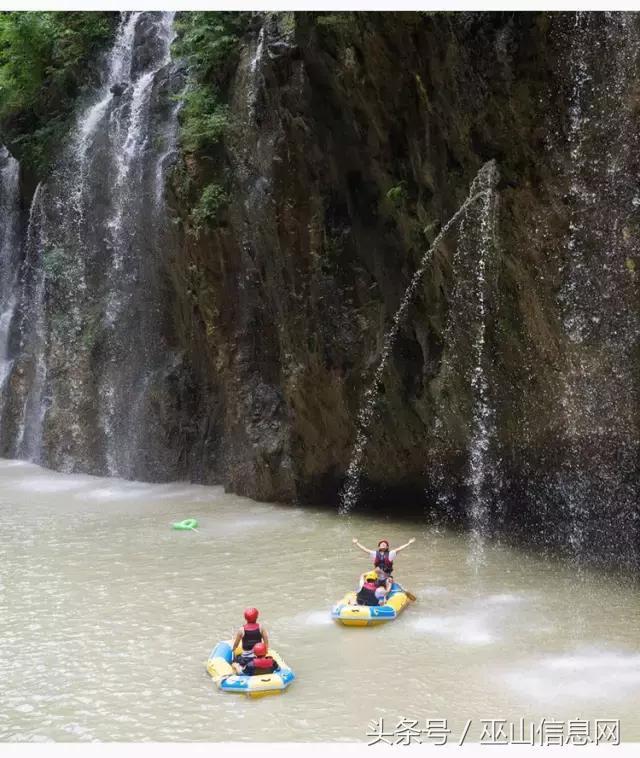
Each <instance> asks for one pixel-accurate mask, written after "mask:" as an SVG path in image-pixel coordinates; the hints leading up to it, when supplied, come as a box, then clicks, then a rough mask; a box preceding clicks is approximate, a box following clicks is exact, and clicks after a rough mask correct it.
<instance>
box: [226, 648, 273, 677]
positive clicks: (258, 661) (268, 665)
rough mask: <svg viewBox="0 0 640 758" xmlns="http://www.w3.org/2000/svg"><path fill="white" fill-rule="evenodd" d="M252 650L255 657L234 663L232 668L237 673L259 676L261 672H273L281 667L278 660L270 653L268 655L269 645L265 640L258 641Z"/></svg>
mask: <svg viewBox="0 0 640 758" xmlns="http://www.w3.org/2000/svg"><path fill="white" fill-rule="evenodd" d="M251 652H252V653H253V658H252V659H251V660H249V661H247V663H246V664H244V665H242V664H240V663H234V664H232V668H233V670H234V671H235V672H236V674H246V675H247V676H257V675H259V674H273V672H274V671H278V670H279V669H280V666H278V664H277V663H276V661H275V660H274V659H273V658H272V657H271V656H270V655H267V646H266V645H265V644H264V642H257V643H256V644H255V645H254V646H253V650H252V651H251Z"/></svg>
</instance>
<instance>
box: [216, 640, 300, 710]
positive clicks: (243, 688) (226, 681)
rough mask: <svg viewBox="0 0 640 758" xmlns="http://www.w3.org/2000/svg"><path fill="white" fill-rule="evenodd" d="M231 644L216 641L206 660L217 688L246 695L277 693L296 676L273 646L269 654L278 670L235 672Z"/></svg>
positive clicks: (282, 690) (285, 687)
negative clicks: (257, 672)
mask: <svg viewBox="0 0 640 758" xmlns="http://www.w3.org/2000/svg"><path fill="white" fill-rule="evenodd" d="M231 644H232V643H231V641H228V642H218V644H217V645H216V646H215V647H214V648H213V650H212V651H211V653H210V655H209V660H208V661H207V671H208V672H209V674H211V676H212V677H213V681H214V682H215V683H216V685H217V686H218V689H219V690H222V691H223V692H236V693H239V694H241V695H247V696H248V697H264V696H265V695H279V694H280V693H281V692H284V691H285V690H286V689H287V687H288V686H289V685H290V684H291V682H293V680H294V679H295V678H296V675H295V674H294V673H293V671H292V670H291V669H290V668H289V667H288V666H287V664H286V663H285V662H284V661H283V660H282V658H281V657H280V656H279V655H278V653H277V652H276V651H275V650H274V649H273V648H269V655H270V656H271V657H272V658H273V659H274V660H275V662H276V663H277V664H278V666H280V670H279V671H275V672H274V673H273V674H264V675H263V674H256V675H255V676H247V675H246V674H236V673H235V672H234V670H233V669H232V668H231V663H232V661H233V650H232V649H231ZM238 652H240V651H238Z"/></svg>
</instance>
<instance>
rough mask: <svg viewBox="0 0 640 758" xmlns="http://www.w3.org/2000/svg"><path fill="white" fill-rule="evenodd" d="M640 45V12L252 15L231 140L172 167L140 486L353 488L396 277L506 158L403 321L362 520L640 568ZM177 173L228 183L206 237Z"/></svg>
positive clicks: (238, 70)
mask: <svg viewBox="0 0 640 758" xmlns="http://www.w3.org/2000/svg"><path fill="white" fill-rule="evenodd" d="M639 38H640V37H639V31H638V20H637V18H636V17H635V16H634V15H631V14H600V13H598V14H578V15H575V14H545V13H520V14H518V13H473V14H469V13H456V14H441V13H436V14H429V13H398V14H394V13H360V14H311V13H295V14H292V13H269V14H264V15H259V16H255V17H254V18H253V20H252V22H251V23H250V25H249V29H248V31H247V33H246V35H245V36H244V37H243V39H242V40H241V43H240V50H241V54H240V58H239V62H238V65H237V66H236V67H235V68H234V70H233V71H231V74H230V79H229V81H228V87H227V94H228V100H229V109H230V119H229V121H230V125H229V127H228V129H227V132H226V136H225V139H224V143H223V145H222V147H221V148H220V149H219V150H218V152H217V155H216V157H215V158H213V159H210V160H206V161H204V160H203V161H196V160H193V159H189V158H183V159H182V162H181V163H180V165H179V166H178V169H177V171H176V173H175V174H174V181H173V185H174V192H173V196H172V197H171V198H170V200H169V215H170V216H171V217H172V218H173V219H174V221H176V222H177V226H175V228H176V229H178V230H180V231H179V233H178V236H177V237H176V236H175V235H174V236H172V238H171V242H170V244H169V243H168V247H167V248H166V249H165V250H164V253H163V255H162V256H160V259H161V260H162V261H163V262H162V266H163V267H164V265H165V264H164V261H165V260H166V257H167V255H169V260H168V267H167V268H166V270H165V269H164V268H162V269H161V271H160V274H161V275H164V274H165V273H166V274H167V275H168V276H169V278H170V282H171V285H170V287H168V288H166V289H163V290H162V291H163V293H164V306H159V305H158V303H159V300H158V299H157V298H156V299H155V300H154V303H155V306H154V307H156V308H160V310H158V311H157V312H158V313H159V314H161V318H162V319H164V321H162V322H161V323H162V324H163V326H162V333H163V340H164V342H161V343H159V345H160V347H162V346H163V345H164V347H162V349H164V350H166V351H167V352H168V355H169V358H170V360H169V361H168V364H170V366H171V368H170V371H168V372H166V371H165V375H164V379H163V384H162V391H161V392H159V393H156V394H155V395H153V396H149V397H150V402H151V401H153V402H151V405H150V407H149V409H148V411H149V412H148V415H149V417H153V418H154V426H153V434H154V444H155V445H156V446H157V448H156V449H157V450H161V451H164V452H162V454H159V453H158V454H155V453H154V454H151V453H150V454H149V455H147V456H144V462H143V463H144V465H142V463H141V464H140V465H139V466H137V468H136V467H135V466H134V467H133V468H132V469H131V470H129V469H127V470H126V471H124V473H125V474H126V475H132V476H144V477H147V478H165V477H167V476H179V475H188V476H191V477H193V478H194V479H196V480H199V481H208V482H222V483H224V484H225V485H226V486H227V487H228V488H229V489H231V490H233V491H236V492H239V493H242V494H246V495H249V496H252V497H255V498H259V499H262V500H282V501H287V502H291V501H296V502H315V503H326V504H333V503H335V502H337V499H338V493H339V491H340V488H341V486H342V484H343V481H344V477H345V472H346V471H347V467H348V464H349V461H350V458H351V454H352V446H353V443H354V438H355V435H356V420H357V415H358V410H359V408H360V406H361V403H362V398H363V393H364V392H365V390H366V389H367V387H369V386H370V384H371V381H372V377H373V375H374V372H375V369H376V367H377V365H378V362H379V360H380V354H381V349H382V344H383V340H384V335H385V333H386V332H387V330H388V328H389V326H390V324H391V322H392V319H393V316H394V313H395V312H396V311H397V309H398V306H399V305H400V302H401V300H402V297H403V294H404V292H405V290H406V287H407V285H408V284H409V282H410V280H411V277H412V275H413V273H414V272H415V270H416V269H417V267H418V264H419V262H420V260H421V258H422V256H423V254H424V252H425V250H426V248H428V247H429V245H430V243H431V242H432V241H433V240H434V238H435V237H436V235H437V234H438V232H439V230H440V228H441V226H442V225H443V224H444V223H445V222H446V221H447V219H448V218H449V217H450V216H451V215H452V214H453V213H454V212H455V211H456V210H457V208H458V207H459V205H460V203H461V202H462V201H463V199H464V198H465V196H466V195H467V192H468V190H469V186H470V184H471V182H472V180H473V179H474V177H475V176H476V173H477V171H478V169H479V168H480V167H481V166H482V165H483V164H484V163H485V162H486V161H489V160H495V161H496V165H497V167H498V170H499V173H500V181H499V184H498V187H497V194H496V201H495V209H494V212H495V224H493V226H492V230H493V231H492V234H491V240H490V242H486V241H485V242H482V241H481V239H480V238H479V237H478V236H477V235H478V230H479V229H481V228H482V227H483V225H484V224H485V222H486V219H485V220H483V218H482V215H481V211H479V210H478V209H476V210H475V211H474V212H473V213H469V214H468V215H467V216H466V217H465V219H464V220H463V222H462V223H460V224H458V225H457V226H456V229H455V230H454V231H453V232H452V233H450V234H448V235H447V237H446V238H445V240H444V242H443V244H441V245H440V246H439V247H438V249H437V251H436V252H435V254H434V256H433V258H432V259H431V261H430V262H429V264H428V266H427V269H426V272H425V275H424V277H423V279H422V281H421V284H420V287H419V289H418V292H417V293H416V297H415V298H414V299H413V300H412V302H411V305H410V308H409V311H408V314H407V317H406V319H403V321H402V324H401V328H400V331H399V334H398V338H397V340H396V341H395V343H394V347H393V352H392V355H391V357H390V360H389V362H388V365H387V368H386V370H385V372H384V375H383V378H382V382H381V387H380V395H379V398H378V402H377V405H376V413H377V415H376V417H375V419H374V420H373V423H372V424H371V426H370V435H369V437H368V440H367V445H366V450H365V454H364V457H363V470H362V480H361V481H362V484H363V491H362V496H361V499H360V501H359V503H358V504H357V506H356V507H360V508H368V507H372V506H374V505H376V504H377V503H379V504H382V505H383V507H385V508H386V509H387V510H389V511H392V512H396V513H399V512H407V513H412V514H414V515H415V514H422V513H427V514H428V515H430V516H431V517H436V518H446V519H450V520H453V521H455V522H459V523H464V524H469V525H471V526H472V527H473V528H475V529H478V530H480V531H481V532H482V533H483V534H490V533H494V532H501V531H503V530H505V531H509V532H511V533H518V534H521V535H523V536H525V537H527V538H528V539H530V540H534V541H537V542H539V543H542V544H551V543H553V544H563V545H565V546H568V547H569V548H570V549H571V550H573V551H574V553H579V554H583V553H585V552H586V553H591V554H593V555H598V556H602V557H608V558H611V557H612V555H613V553H614V552H615V555H616V560H621V559H622V560H623V561H625V562H627V563H629V564H633V565H635V560H636V558H635V556H636V555H637V541H638V539H637V538H638V532H637V515H638V514H637V502H638V498H637V495H638V491H637V489H638V488H637V483H636V473H637V464H638V439H639V428H638V427H639V424H640V421H639V410H638V409H639V407H640V404H639V403H638V376H639V373H638V368H640V366H639V355H638V336H639V334H640V328H639V324H638V312H639V311H638V305H639V303H638V294H639V293H638V280H637V274H636V263H637V259H638V249H637V248H638V245H637V239H638V231H639V230H638V224H639V222H640V214H639V209H640V187H638V186H637V182H636V180H635V178H634V177H636V176H637V175H638V157H639V155H640V153H639V150H638V148H639V146H640V145H639V141H638V137H637V136H636V132H637V129H636V127H635V124H636V123H637V116H638V107H639V103H640V100H639V98H638V79H637V75H636V67H637V62H638V51H639V45H638V40H639ZM116 96H118V95H117V94H116ZM157 149H158V148H157V146H154V150H156V151H157ZM184 176H188V178H189V181H190V182H191V183H192V186H196V187H205V186H207V185H208V184H210V183H211V182H215V183H216V184H217V185H219V186H224V187H225V188H226V195H227V196H228V201H229V202H228V205H227V206H226V208H225V210H223V211H222V212H221V213H219V214H218V217H217V220H216V222H215V223H214V224H213V226H210V227H209V228H208V229H206V230H202V229H198V230H195V229H194V228H192V227H190V221H189V210H188V208H186V207H185V204H184V198H183V197H182V195H181V193H180V189H179V186H178V185H179V183H180V177H182V178H184ZM485 243H486V244H485ZM143 247H144V246H143ZM141 249H142V248H141ZM155 276H156V275H154V277H155ZM163 281H164V280H163ZM163 286H164V285H163ZM154 329H155V327H154ZM156 331H157V329H156ZM154 333H155V332H154ZM154 355H155V356H156V358H158V366H160V365H161V364H162V365H164V364H163V363H162V361H161V360H160V356H159V355H157V350H156V352H155V353H154ZM98 358H99V356H98ZM98 363H99V361H98ZM165 363H166V361H165ZM168 364H167V365H168ZM96 365H97V368H96V370H97V371H98V370H100V367H99V365H98V364H96ZM110 370H111V369H110ZM131 381H134V379H133V378H132V380H131ZM154 398H155V399H154ZM103 426H104V424H103ZM49 428H51V427H49ZM58 447H59V445H57V443H56V441H55V435H54V434H53V433H52V434H51V435H50V438H49V440H48V441H47V440H46V439H45V448H46V449H45V454H44V456H43V460H44V461H45V462H53V463H55V462H56V461H57V460H58V458H57V457H56V452H55V451H56V449H57V448H58ZM101 455H102V458H104V454H103V453H101ZM94 457H95V456H94ZM101 460H102V459H101ZM83 466H84V467H85V468H86V467H87V466H88V467H89V468H91V467H92V466H93V468H94V469H96V470H101V469H100V467H101V466H102V469H104V467H105V464H104V461H103V462H102V463H98V464H96V463H95V462H94V463H91V462H89V463H87V462H86V461H85V464H83ZM116 473H118V471H116ZM120 473H122V472H120ZM479 500H480V501H481V502H482V508H481V509H480V511H481V512H482V513H481V517H480V516H479V515H478V514H479V513H480V511H479V509H478V507H477V504H478V501H479ZM623 543H624V544H623Z"/></svg>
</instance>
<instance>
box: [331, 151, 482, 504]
mask: <svg viewBox="0 0 640 758" xmlns="http://www.w3.org/2000/svg"><path fill="white" fill-rule="evenodd" d="M492 167H493V168H492ZM494 172H495V166H494V164H493V163H489V164H485V166H483V167H482V169H481V170H480V172H478V176H477V177H476V179H474V181H473V182H472V184H471V187H470V189H469V194H468V196H467V198H466V200H465V201H464V202H463V203H462V205H461V206H460V208H459V209H458V210H457V211H456V212H455V213H454V214H453V216H452V217H451V218H450V219H449V221H448V222H447V223H446V224H445V225H444V226H443V227H442V229H441V230H440V232H439V234H438V235H437V236H436V238H435V240H434V241H433V243H432V244H431V246H430V247H429V249H428V250H427V251H426V253H425V254H424V255H423V257H422V260H421V261H420V265H419V266H418V269H417V270H416V272H415V274H414V275H413V277H412V279H411V282H410V283H409V286H408V287H407V289H406V291H405V293H404V296H403V298H402V301H401V303H400V307H399V308H398V310H397V311H396V313H395V315H394V317H393V322H392V325H391V327H390V329H389V331H388V332H387V333H386V334H385V337H384V341H383V346H382V353H381V356H380V361H379V362H378V366H377V368H376V370H375V372H374V375H373V380H372V382H371V384H370V385H369V387H368V388H367V390H366V391H365V393H364V396H363V401H362V404H361V406H360V411H359V413H358V418H357V426H356V430H357V431H356V439H355V442H354V445H353V449H352V453H351V461H350V463H349V467H348V469H347V477H346V482H345V485H344V488H343V490H342V492H341V504H340V513H342V514H348V513H349V512H350V511H351V510H352V509H353V507H354V506H355V505H356V503H357V501H358V498H359V496H360V479H361V476H362V468H363V462H364V455H365V452H366V448H367V443H368V441H369V436H370V429H371V425H372V423H373V421H374V418H375V416H376V406H377V402H378V397H379V394H380V388H381V386H382V379H383V376H384V372H385V369H386V367H387V363H388V361H389V356H390V355H391V349H392V347H393V344H394V342H395V340H396V337H397V335H398V332H399V330H400V327H401V325H402V323H403V321H404V319H405V317H406V315H407V311H408V309H409V305H410V304H411V302H412V300H413V298H414V296H415V294H416V291H417V289H418V285H419V284H420V281H421V279H422V277H423V275H424V273H425V271H426V269H427V266H428V265H429V262H430V260H431V256H432V255H433V252H434V250H436V248H437V247H438V245H439V244H440V243H441V242H442V240H443V239H444V238H445V236H446V234H447V233H448V232H449V230H450V229H451V227H452V226H453V225H454V224H455V223H456V222H457V221H458V220H460V219H461V218H462V217H463V216H464V214H465V213H467V211H468V209H469V208H470V207H471V206H472V205H473V204H474V203H477V202H479V201H482V200H483V198H484V199H485V202H486V198H487V197H488V196H491V193H492V187H493V184H492V182H493V176H494ZM487 176H490V177H491V180H490V182H489V180H488V179H487V178H486V177H487ZM488 182H489V183H488ZM487 183H488V184H487Z"/></svg>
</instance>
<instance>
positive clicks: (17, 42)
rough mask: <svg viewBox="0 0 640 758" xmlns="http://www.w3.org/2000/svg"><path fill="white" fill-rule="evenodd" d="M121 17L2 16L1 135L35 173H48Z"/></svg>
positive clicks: (99, 14) (101, 14)
mask: <svg viewBox="0 0 640 758" xmlns="http://www.w3.org/2000/svg"><path fill="white" fill-rule="evenodd" d="M117 17H118V14H117V13H108V12H92V13H81V12H69V13H65V12H50V11H47V12H33V13H31V12H29V13H26V12H4V13H1V14H0V134H1V135H2V136H1V141H3V142H5V143H7V144H8V145H9V146H10V147H11V150H12V152H14V153H15V155H16V156H17V157H19V158H20V160H21V161H22V163H23V164H24V165H25V166H26V167H28V168H30V169H31V170H33V171H35V172H37V173H41V172H44V171H46V169H47V168H48V166H49V164H50V162H51V159H52V156H53V154H54V152H55V148H56V145H57V144H58V143H59V140H60V138H61V137H63V136H64V134H65V133H66V131H67V127H68V122H69V118H70V117H71V114H72V113H73V108H74V105H75V102H76V98H77V96H78V94H79V93H80V92H81V90H82V88H83V86H85V85H86V84H88V83H90V82H91V80H92V79H93V77H94V69H93V65H94V64H95V61H96V58H97V55H98V53H99V52H100V51H101V50H102V49H103V48H104V46H105V44H107V43H108V41H109V40H110V39H111V36H112V34H113V31H114V28H115V24H116V21H117Z"/></svg>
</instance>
